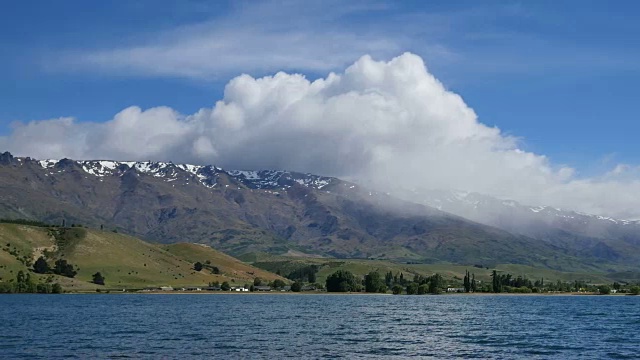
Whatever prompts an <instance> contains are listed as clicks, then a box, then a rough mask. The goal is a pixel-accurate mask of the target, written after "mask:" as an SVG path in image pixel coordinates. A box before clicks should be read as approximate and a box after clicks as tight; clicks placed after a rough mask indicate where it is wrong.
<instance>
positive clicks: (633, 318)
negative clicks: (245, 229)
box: [0, 294, 640, 359]
mask: <svg viewBox="0 0 640 360" xmlns="http://www.w3.org/2000/svg"><path fill="white" fill-rule="evenodd" d="M0 357H1V358H3V359H5V358H7V359H12V358H29V359H35V358H46V359H52V358H81V359H87V358H151V359H157V358H220V359H225V358H252V359H260V358H264V359H281V358H303V359H304V358H309V359H313V358H339V357H343V358H350V359H352V358H407V357H422V358H483V359H492V358H493V359H514V358H523V359H531V358H542V359H548V358H560V359H571V358H576V359H577V358H580V359H606V358H640V297H631V296H617V297H613V296H384V295H381V296H377V295H371V296H358V295H268V294H265V295H222V294H220V295H133V294H131V295H125V294H123V295H97V294H96V295H4V296H0Z"/></svg>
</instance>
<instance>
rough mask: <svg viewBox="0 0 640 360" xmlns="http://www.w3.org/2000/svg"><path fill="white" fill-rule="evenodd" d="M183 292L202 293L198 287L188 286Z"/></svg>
mask: <svg viewBox="0 0 640 360" xmlns="http://www.w3.org/2000/svg"><path fill="white" fill-rule="evenodd" d="M184 290H186V291H202V288H201V287H198V286H189V287H187V288H185V289H184Z"/></svg>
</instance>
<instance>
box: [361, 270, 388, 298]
mask: <svg viewBox="0 0 640 360" xmlns="http://www.w3.org/2000/svg"><path fill="white" fill-rule="evenodd" d="M364 291H366V292H368V293H380V292H386V291H387V286H386V285H385V283H384V281H383V280H382V277H381V276H380V273H379V272H377V271H373V272H370V273H368V274H367V275H365V277H364Z"/></svg>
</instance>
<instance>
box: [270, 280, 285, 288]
mask: <svg viewBox="0 0 640 360" xmlns="http://www.w3.org/2000/svg"><path fill="white" fill-rule="evenodd" d="M286 285H287V284H286V283H285V282H284V281H282V280H280V279H275V280H273V287H274V288H275V289H282V288H283V287H285V286H286Z"/></svg>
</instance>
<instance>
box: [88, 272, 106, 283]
mask: <svg viewBox="0 0 640 360" xmlns="http://www.w3.org/2000/svg"><path fill="white" fill-rule="evenodd" d="M91 276H92V277H93V280H92V281H91V282H93V283H94V284H98V285H104V280H105V279H104V276H102V274H100V272H99V271H98V272H97V273H95V274H93V275H91Z"/></svg>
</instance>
